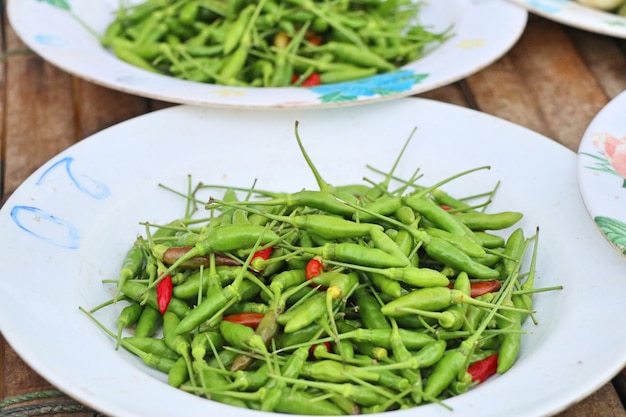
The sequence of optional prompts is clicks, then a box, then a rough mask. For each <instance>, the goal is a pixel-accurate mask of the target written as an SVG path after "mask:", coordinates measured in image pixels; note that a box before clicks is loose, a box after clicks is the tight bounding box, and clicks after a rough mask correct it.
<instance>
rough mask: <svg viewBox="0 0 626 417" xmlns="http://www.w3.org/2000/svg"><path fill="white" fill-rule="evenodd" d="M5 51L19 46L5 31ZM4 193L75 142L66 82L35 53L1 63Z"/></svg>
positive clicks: (68, 79)
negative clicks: (4, 160) (4, 86)
mask: <svg viewBox="0 0 626 417" xmlns="http://www.w3.org/2000/svg"><path fill="white" fill-rule="evenodd" d="M6 34H7V49H8V50H9V51H11V50H16V49H23V48H24V47H25V46H24V44H23V43H22V42H21V41H20V40H19V39H18V38H17V37H16V35H15V33H14V32H13V31H12V30H11V29H10V27H7V30H6ZM5 79H6V85H10V86H11V88H9V89H7V91H6V102H5V106H6V108H5V117H6V119H5V120H6V124H5V126H6V131H5V135H4V138H5V144H4V145H5V155H4V156H5V158H6V169H5V193H4V197H5V198H6V197H8V196H9V195H10V194H11V193H12V192H13V191H14V190H15V189H16V188H17V187H18V186H19V185H20V184H21V183H22V182H23V181H24V180H25V179H26V177H27V176H28V175H30V174H31V173H32V172H33V171H34V170H35V169H37V168H38V167H39V166H41V165H42V164H43V163H45V162H46V161H47V160H49V159H50V158H51V157H53V156H54V155H55V154H57V153H58V152H60V151H62V150H64V149H65V148H67V147H68V146H70V145H72V144H73V143H74V142H75V141H76V137H77V135H76V130H75V127H74V126H75V123H76V121H75V117H74V110H73V102H72V82H71V77H70V76H69V75H68V74H66V73H64V72H62V71H61V70H59V69H58V68H56V67H54V66H52V65H50V64H48V63H46V62H44V61H43V60H42V59H41V58H39V57H38V56H36V55H34V54H26V55H14V56H9V57H8V58H7V59H6V77H5Z"/></svg>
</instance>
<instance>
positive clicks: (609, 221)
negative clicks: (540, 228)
mask: <svg viewBox="0 0 626 417" xmlns="http://www.w3.org/2000/svg"><path fill="white" fill-rule="evenodd" d="M625 108H626V92H623V93H621V94H620V95H618V96H617V97H615V98H614V99H613V100H611V102H609V104H607V105H606V106H605V107H604V108H603V109H602V110H601V111H600V112H599V113H598V114H597V115H596V117H595V118H594V119H593V120H592V121H591V123H590V124H589V126H588V127H587V130H586V131H585V134H584V135H583V138H582V141H581V143H580V146H579V148H578V158H579V164H578V180H579V184H580V190H581V193H582V196H583V199H584V201H585V205H586V206H587V210H588V211H589V214H590V215H591V217H592V218H593V220H594V221H595V223H596V226H597V227H598V229H599V230H600V231H601V232H602V233H603V234H604V236H605V237H606V238H607V240H608V241H609V242H610V243H611V244H612V245H613V246H614V247H615V248H616V249H617V250H618V251H619V252H621V253H622V255H624V256H626V119H624V109H625Z"/></svg>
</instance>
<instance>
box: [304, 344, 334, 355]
mask: <svg viewBox="0 0 626 417" xmlns="http://www.w3.org/2000/svg"><path fill="white" fill-rule="evenodd" d="M322 344H323V345H324V346H326V351H328V352H332V351H333V347H332V345H331V344H330V343H328V342H323V343H322ZM318 345H319V343H316V344H314V345H311V347H310V348H309V358H310V359H315V354H314V353H313V352H315V348H316V347H317V346H318Z"/></svg>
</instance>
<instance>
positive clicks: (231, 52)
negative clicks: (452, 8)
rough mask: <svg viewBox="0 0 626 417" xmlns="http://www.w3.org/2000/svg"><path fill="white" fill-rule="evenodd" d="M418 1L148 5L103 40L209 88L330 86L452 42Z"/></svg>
mask: <svg viewBox="0 0 626 417" xmlns="http://www.w3.org/2000/svg"><path fill="white" fill-rule="evenodd" d="M419 7H420V5H419V4H418V3H413V2H412V1H410V0H385V1H383V0H338V1H312V0H288V1H284V2H279V1H276V0H261V1H258V2H253V1H247V0H147V1H146V2H144V3H141V4H139V5H136V6H126V7H122V8H120V9H119V10H118V12H117V14H116V17H115V20H114V21H113V22H112V23H111V24H110V25H109V26H108V28H107V30H106V32H105V33H104V34H103V35H102V37H101V43H102V45H103V46H105V47H107V48H110V49H111V50H112V51H113V52H114V53H115V55H116V56H117V57H118V58H120V59H121V60H123V61H126V62H127V63H130V64H132V65H135V66H137V67H140V68H143V69H145V70H148V71H151V72H156V73H160V74H165V75H168V76H172V77H176V78H180V79H184V80H191V81H196V82H203V83H213V84H220V85H230V86H249V87H284V86H293V85H296V86H301V85H304V86H310V85H317V84H329V83H337V82H342V81H348V80H353V79H357V78H362V77H368V76H372V75H375V74H378V73H382V72H389V71H393V70H395V69H396V68H399V67H401V66H402V65H405V64H407V63H409V62H412V61H415V60H417V59H419V58H420V57H422V56H423V55H424V54H425V53H426V50H427V49H426V48H427V47H428V48H431V47H432V46H433V45H435V46H436V45H438V44H441V43H442V42H444V41H445V40H446V39H447V38H448V36H449V34H448V32H449V31H444V32H442V33H434V32H432V31H429V30H427V29H426V28H425V27H424V26H421V25H419V24H416V19H417V16H418V9H419Z"/></svg>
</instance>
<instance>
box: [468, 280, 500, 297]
mask: <svg viewBox="0 0 626 417" xmlns="http://www.w3.org/2000/svg"><path fill="white" fill-rule="evenodd" d="M501 285H502V284H501V283H500V281H498V280H497V279H492V280H489V281H476V282H472V291H471V294H470V295H471V296H472V297H478V296H479V295H483V294H487V293H490V292H495V291H498V290H499V289H500V286H501Z"/></svg>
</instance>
